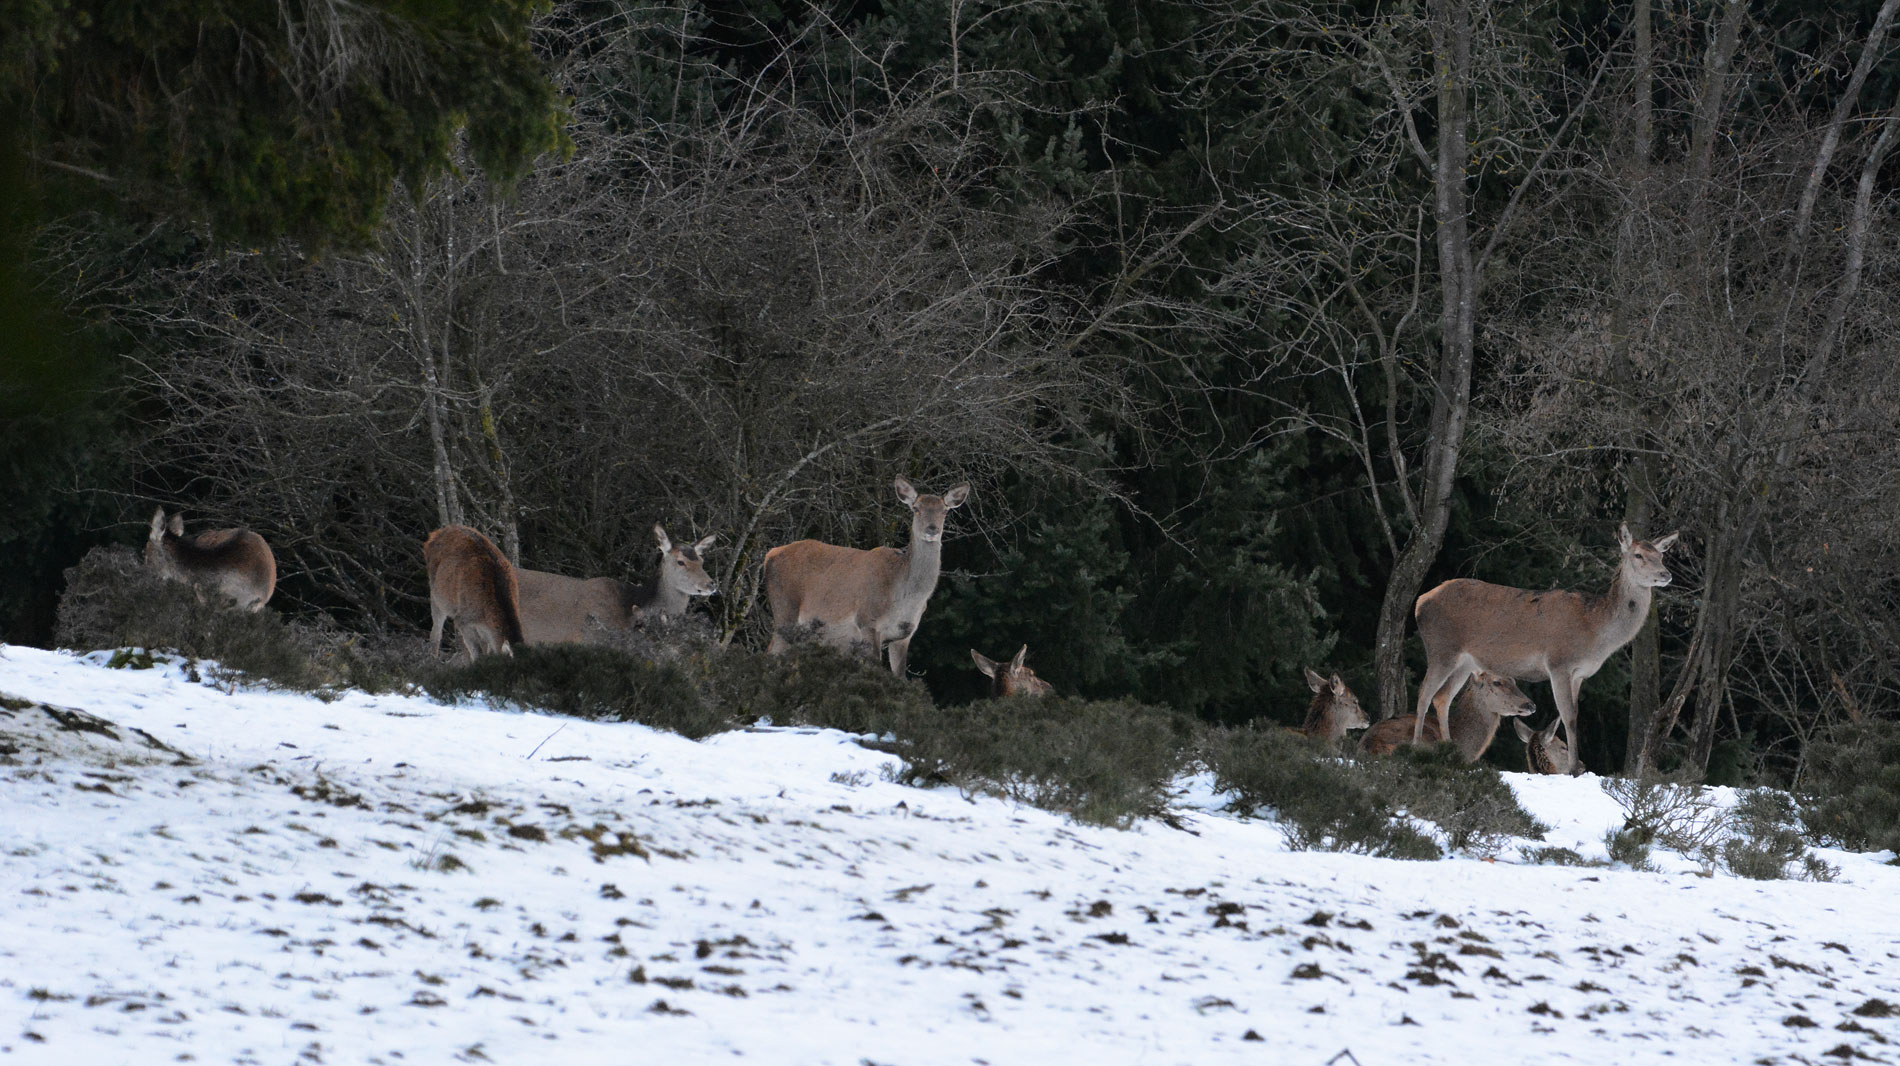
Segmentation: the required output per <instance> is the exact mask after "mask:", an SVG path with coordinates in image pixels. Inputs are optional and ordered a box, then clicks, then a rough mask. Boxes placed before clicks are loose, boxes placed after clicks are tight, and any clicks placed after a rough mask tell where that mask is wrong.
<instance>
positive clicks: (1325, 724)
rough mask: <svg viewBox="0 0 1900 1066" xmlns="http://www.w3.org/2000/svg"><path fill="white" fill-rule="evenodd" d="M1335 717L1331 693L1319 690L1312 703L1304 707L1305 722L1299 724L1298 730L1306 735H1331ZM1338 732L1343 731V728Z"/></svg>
mask: <svg viewBox="0 0 1900 1066" xmlns="http://www.w3.org/2000/svg"><path fill="white" fill-rule="evenodd" d="M1335 718H1337V715H1336V714H1334V711H1333V699H1332V693H1331V692H1330V691H1326V692H1321V693H1320V694H1319V695H1317V696H1314V697H1313V702H1312V704H1310V705H1309V706H1308V707H1307V708H1306V722H1305V723H1304V724H1302V725H1301V726H1300V731H1301V732H1302V733H1305V734H1306V735H1307V736H1313V737H1316V736H1322V735H1323V736H1327V737H1331V736H1332V735H1333V722H1334V720H1335ZM1339 732H1341V733H1344V732H1345V730H1340V731H1339Z"/></svg>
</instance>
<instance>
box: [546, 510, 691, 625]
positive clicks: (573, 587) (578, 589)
mask: <svg viewBox="0 0 1900 1066" xmlns="http://www.w3.org/2000/svg"><path fill="white" fill-rule="evenodd" d="M653 535H654V536H655V537H657V538H659V542H660V572H659V574H657V575H656V576H655V577H654V579H653V582H652V584H648V585H629V584H627V583H626V582H624V581H619V580H616V579H614V578H611V577H588V578H582V577H566V576H564V575H562V574H550V573H547V572H546V571H543V570H529V569H528V568H527V567H517V568H516V569H515V577H516V578H517V580H518V581H519V584H520V590H521V603H520V607H521V633H522V635H523V636H524V637H526V638H527V640H528V643H530V644H562V643H578V642H582V641H586V640H589V639H590V638H591V637H592V635H593V629H594V627H595V626H596V625H598V626H600V627H601V628H602V629H606V630H616V631H625V630H627V629H629V628H631V627H632V626H633V625H635V624H636V623H638V622H640V621H642V620H644V619H646V618H653V617H660V618H679V617H681V616H683V615H685V613H686V605H687V604H688V603H689V602H691V597H694V596H710V595H712V594H713V593H715V592H717V591H719V586H718V584H717V583H716V582H714V581H713V579H712V578H711V577H709V576H708V575H707V573H706V567H705V565H704V562H703V560H702V559H701V558H700V556H701V553H703V552H704V551H705V550H706V549H707V548H710V547H712V542H713V541H714V540H717V539H718V536H719V535H718V534H717V533H715V534H712V535H711V536H706V537H701V538H700V539H699V540H698V541H696V542H694V543H692V544H681V545H678V546H675V545H674V544H673V541H672V539H671V538H670V537H668V536H667V535H666V529H665V527H663V526H658V525H656V526H654V527H653Z"/></svg>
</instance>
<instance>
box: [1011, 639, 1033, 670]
mask: <svg viewBox="0 0 1900 1066" xmlns="http://www.w3.org/2000/svg"><path fill="white" fill-rule="evenodd" d="M1028 657H1029V645H1027V644H1025V645H1023V646H1022V650H1021V651H1018V652H1017V653H1016V657H1015V658H1014V659H1011V660H1010V661H1009V668H1010V669H1011V670H1021V669H1022V668H1023V660H1024V659H1026V658H1028Z"/></svg>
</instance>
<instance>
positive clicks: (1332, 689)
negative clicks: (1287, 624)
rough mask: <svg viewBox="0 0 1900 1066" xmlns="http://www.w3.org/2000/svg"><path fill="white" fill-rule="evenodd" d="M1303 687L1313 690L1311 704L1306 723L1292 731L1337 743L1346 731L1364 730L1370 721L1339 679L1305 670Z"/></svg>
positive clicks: (1307, 711)
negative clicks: (1304, 685) (1304, 684)
mask: <svg viewBox="0 0 1900 1066" xmlns="http://www.w3.org/2000/svg"><path fill="white" fill-rule="evenodd" d="M1305 669H1306V687H1307V688H1310V689H1312V690H1313V703H1312V705H1311V706H1309V707H1307V709H1306V721H1305V723H1304V724H1302V725H1301V726H1300V728H1299V729H1297V730H1295V732H1298V733H1304V734H1306V736H1307V737H1309V738H1310V739H1313V740H1318V741H1323V742H1325V743H1327V744H1336V743H1338V742H1339V739H1340V738H1341V737H1344V736H1345V735H1346V730H1348V729H1364V728H1365V727H1366V726H1367V725H1368V724H1369V722H1370V719H1368V718H1367V717H1366V709H1365V708H1364V707H1361V706H1359V697H1357V696H1355V695H1353V693H1352V689H1349V688H1347V687H1346V683H1345V682H1344V681H1341V680H1340V679H1339V675H1338V674H1334V675H1333V676H1332V677H1330V678H1327V677H1321V676H1319V675H1318V674H1316V673H1314V672H1313V668H1312V667H1310V666H1309V667H1306V668H1305Z"/></svg>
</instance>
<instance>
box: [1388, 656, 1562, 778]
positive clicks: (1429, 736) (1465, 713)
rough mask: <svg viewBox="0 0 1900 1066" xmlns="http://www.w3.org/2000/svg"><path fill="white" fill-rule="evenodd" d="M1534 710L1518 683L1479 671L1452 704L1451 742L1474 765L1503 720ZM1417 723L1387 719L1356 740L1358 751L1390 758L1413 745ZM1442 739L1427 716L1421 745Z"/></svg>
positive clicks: (1410, 718)
mask: <svg viewBox="0 0 1900 1066" xmlns="http://www.w3.org/2000/svg"><path fill="white" fill-rule="evenodd" d="M1536 710H1537V707H1536V705H1534V704H1533V703H1531V699H1530V697H1529V696H1526V695H1524V691H1523V690H1522V689H1520V688H1518V687H1517V682H1515V681H1512V680H1511V679H1510V678H1508V677H1499V676H1498V675H1497V674H1491V673H1486V672H1485V671H1483V670H1480V671H1478V672H1477V673H1475V674H1472V675H1471V680H1470V681H1468V682H1466V683H1465V687H1464V690H1463V691H1461V692H1459V693H1458V698H1457V699H1456V700H1455V701H1453V703H1452V705H1451V742H1452V744H1453V745H1455V746H1456V747H1457V749H1458V754H1459V755H1460V756H1462V757H1463V758H1464V760H1465V761H1466V762H1477V761H1478V760H1479V759H1481V758H1483V757H1484V753H1485V752H1486V751H1487V750H1489V749H1490V747H1491V741H1493V740H1494V739H1496V738H1497V735H1498V726H1499V725H1501V724H1502V723H1503V721H1504V719H1506V718H1521V717H1523V716H1524V715H1527V714H1533V713H1535V712H1536ZM1417 724H1418V723H1417V722H1416V721H1415V719H1414V717H1413V716H1412V715H1409V714H1408V715H1405V716H1404V717H1402V718H1387V719H1386V720H1385V721H1383V722H1380V723H1378V724H1377V725H1374V726H1373V727H1372V728H1371V729H1368V730H1366V732H1365V735H1364V736H1362V737H1360V738H1359V750H1360V751H1363V752H1365V753H1366V754H1368V755H1390V754H1391V753H1392V752H1394V751H1396V750H1398V749H1399V748H1402V747H1404V746H1405V745H1407V744H1410V743H1412V736H1413V734H1414V732H1416V731H1415V730H1414V728H1413V727H1414V726H1416V725H1417ZM1443 739H1444V734H1442V733H1440V732H1439V731H1438V719H1436V718H1433V717H1432V716H1430V715H1427V716H1426V717H1425V729H1424V741H1423V742H1424V743H1426V744H1437V743H1438V742H1439V741H1441V740H1443Z"/></svg>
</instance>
